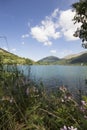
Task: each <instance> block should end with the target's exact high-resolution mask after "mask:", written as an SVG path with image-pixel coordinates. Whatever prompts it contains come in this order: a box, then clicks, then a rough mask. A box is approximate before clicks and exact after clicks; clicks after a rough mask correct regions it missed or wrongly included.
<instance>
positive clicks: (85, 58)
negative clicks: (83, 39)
mask: <svg viewBox="0 0 87 130" xmlns="http://www.w3.org/2000/svg"><path fill="white" fill-rule="evenodd" d="M69 63H70V64H83V65H87V52H86V53H83V54H81V55H79V56H77V57H74V58H71V59H70V60H69Z"/></svg>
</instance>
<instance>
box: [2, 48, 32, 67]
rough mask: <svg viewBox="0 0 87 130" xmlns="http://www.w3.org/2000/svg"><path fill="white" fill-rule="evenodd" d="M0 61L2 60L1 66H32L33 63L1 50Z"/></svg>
mask: <svg viewBox="0 0 87 130" xmlns="http://www.w3.org/2000/svg"><path fill="white" fill-rule="evenodd" d="M0 59H1V60H2V62H3V64H29V65H31V64H34V61H32V60H31V59H28V58H21V57H19V56H17V55H15V54H12V53H10V52H8V51H6V50H4V49H2V48H0Z"/></svg>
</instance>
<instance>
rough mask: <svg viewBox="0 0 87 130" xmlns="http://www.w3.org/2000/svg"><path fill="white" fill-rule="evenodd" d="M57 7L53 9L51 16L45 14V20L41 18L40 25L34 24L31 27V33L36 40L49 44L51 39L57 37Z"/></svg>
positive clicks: (58, 33)
mask: <svg viewBox="0 0 87 130" xmlns="http://www.w3.org/2000/svg"><path fill="white" fill-rule="evenodd" d="M57 15H58V9H56V10H54V12H53V13H52V14H51V16H49V17H48V16H46V18H45V20H42V21H41V23H40V25H36V26H35V27H32V28H31V35H32V37H33V38H35V39H36V40H37V41H39V42H41V43H43V44H44V45H51V44H52V42H51V40H52V39H58V38H59V37H60V32H59V31H58V27H59V25H58V17H57Z"/></svg>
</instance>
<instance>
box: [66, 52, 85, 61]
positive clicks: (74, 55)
mask: <svg viewBox="0 0 87 130" xmlns="http://www.w3.org/2000/svg"><path fill="white" fill-rule="evenodd" d="M85 53H87V51H85V52H80V53H78V54H72V55H68V56H65V57H64V59H71V58H75V57H79V56H80V55H82V54H85Z"/></svg>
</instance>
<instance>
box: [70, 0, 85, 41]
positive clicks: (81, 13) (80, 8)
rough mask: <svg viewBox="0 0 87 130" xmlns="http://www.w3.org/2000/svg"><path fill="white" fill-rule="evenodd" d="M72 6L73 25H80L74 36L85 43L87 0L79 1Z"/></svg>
mask: <svg viewBox="0 0 87 130" xmlns="http://www.w3.org/2000/svg"><path fill="white" fill-rule="evenodd" d="M72 6H73V9H74V10H75V11H76V15H75V17H74V21H75V23H81V26H80V28H77V31H76V32H75V34H74V36H76V37H79V38H80V39H82V42H87V0H79V2H76V3H74V4H73V5H72Z"/></svg>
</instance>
